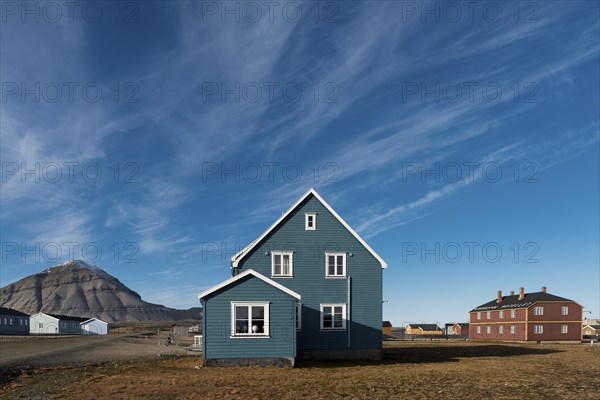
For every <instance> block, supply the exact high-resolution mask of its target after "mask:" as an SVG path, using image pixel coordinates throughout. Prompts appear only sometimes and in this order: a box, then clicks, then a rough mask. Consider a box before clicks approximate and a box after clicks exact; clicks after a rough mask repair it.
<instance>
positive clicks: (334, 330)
mask: <svg viewBox="0 0 600 400" xmlns="http://www.w3.org/2000/svg"><path fill="white" fill-rule="evenodd" d="M345 330H346V328H321V332H344V331H345Z"/></svg>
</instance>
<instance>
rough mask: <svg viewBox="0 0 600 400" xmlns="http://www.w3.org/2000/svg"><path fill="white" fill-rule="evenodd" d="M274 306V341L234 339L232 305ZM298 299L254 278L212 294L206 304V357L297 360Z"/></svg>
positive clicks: (272, 328)
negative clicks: (296, 325) (253, 303)
mask: <svg viewBox="0 0 600 400" xmlns="http://www.w3.org/2000/svg"><path fill="white" fill-rule="evenodd" d="M232 301H250V302H251V301H257V302H270V305H269V322H270V328H269V330H270V332H269V334H270V336H271V337H270V338H231V302H232ZM295 305H296V299H295V298H293V297H291V296H290V295H288V294H286V293H284V292H282V291H281V290H279V289H277V288H275V287H273V286H271V285H269V284H267V283H266V282H263V281H261V280H260V279H258V278H256V277H254V276H251V275H249V276H247V277H245V278H242V279H241V280H239V281H237V282H235V283H233V284H231V285H229V286H227V287H225V288H223V289H221V290H219V291H217V292H215V293H213V294H211V295H209V296H208V298H207V299H205V302H204V307H205V308H204V310H205V312H204V326H203V329H204V334H203V357H204V358H205V359H207V358H256V357H265V358H266V357H295V356H296V330H295Z"/></svg>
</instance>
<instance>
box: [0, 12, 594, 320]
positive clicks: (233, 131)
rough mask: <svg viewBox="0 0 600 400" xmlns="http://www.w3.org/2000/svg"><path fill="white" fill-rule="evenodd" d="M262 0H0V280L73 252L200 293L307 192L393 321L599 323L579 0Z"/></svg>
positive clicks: (145, 281)
mask: <svg viewBox="0 0 600 400" xmlns="http://www.w3.org/2000/svg"><path fill="white" fill-rule="evenodd" d="M269 4H270V6H269V7H267V6H265V5H264V3H263V2H256V3H253V2H245V3H243V2H228V3H222V2H183V1H174V2H162V1H152V2H135V1H134V2H124V3H117V2H101V1H97V2H91V3H84V2H82V3H79V2H75V3H74V5H73V6H72V8H67V6H65V5H64V4H63V3H62V2H57V3H54V2H50V3H37V2H18V1H17V2H2V4H1V5H2V9H1V10H0V11H1V17H2V20H1V25H0V29H1V32H0V33H1V35H0V36H1V37H0V45H1V49H0V55H1V60H0V67H1V68H0V69H1V76H0V80H1V81H2V102H1V116H0V118H1V120H0V127H1V130H2V132H1V139H2V143H1V154H0V155H1V157H2V190H1V197H0V199H1V218H2V226H1V234H2V264H1V276H0V283H1V285H2V286H3V285H6V284H8V283H10V282H12V281H15V280H17V279H20V278H22V277H24V276H26V275H29V274H32V273H35V272H38V271H39V270H42V269H44V268H46V267H49V266H51V265H54V264H58V263H60V262H63V261H65V260H67V259H68V258H71V256H72V257H74V258H78V259H85V260H88V261H91V262H95V263H96V264H97V265H99V266H100V267H102V268H104V269H106V270H107V271H108V272H109V273H111V274H113V275H115V276H117V277H118V278H119V279H120V280H121V281H122V282H124V283H125V284H127V285H128V286H129V287H130V288H132V289H134V290H136V291H137V292H139V293H140V294H141V295H142V297H143V298H144V299H145V300H147V301H151V302H156V303H161V304H165V305H167V306H171V307H179V308H187V307H191V306H196V305H197V299H196V294H197V293H198V292H200V291H201V290H203V289H205V288H207V287H209V286H212V285H213V284H215V283H217V282H219V281H221V280H223V279H225V278H227V277H228V273H229V258H230V256H231V255H232V254H233V253H235V252H236V251H237V250H239V248H240V247H243V246H244V245H246V244H247V243H248V242H250V241H251V240H253V239H255V238H256V237H258V236H259V235H260V234H261V233H262V232H263V231H264V230H265V229H266V228H267V227H268V226H269V225H271V223H272V222H273V221H274V220H276V219H277V218H278V217H279V216H280V215H281V213H282V212H284V211H285V210H287V208H288V207H289V206H290V205H292V204H293V203H294V202H295V200H296V199H297V198H298V197H299V196H300V195H301V194H303V193H304V192H305V191H306V190H307V189H308V188H310V187H315V188H316V189H317V191H318V192H319V193H320V194H321V195H322V196H323V197H324V198H325V199H326V200H327V201H328V202H329V204H330V205H331V206H332V207H334V208H335V209H336V211H337V212H338V213H339V214H340V215H341V216H342V217H343V218H344V219H345V220H346V221H347V222H348V223H349V224H350V225H351V226H353V227H354V228H355V229H356V230H357V231H358V233H359V234H360V235H362V236H363V237H364V238H365V239H366V240H367V241H368V242H369V244H370V245H371V246H372V247H373V248H374V249H375V251H377V252H378V253H379V254H380V255H381V256H382V257H383V258H384V259H385V260H386V261H387V262H388V264H389V268H388V269H387V270H385V271H384V299H385V300H389V301H390V303H389V304H387V303H386V304H385V305H384V317H385V318H386V319H391V320H392V322H394V324H395V325H399V324H402V323H406V322H439V323H443V322H449V321H457V320H465V319H466V318H467V312H468V310H469V309H471V308H472V307H474V306H476V305H479V304H481V303H484V302H486V301H489V300H490V299H492V298H494V297H495V295H496V291H497V290H503V291H504V292H505V293H507V292H508V291H510V290H516V291H518V288H519V287H520V286H524V287H525V288H526V291H538V290H539V288H540V287H541V286H547V287H548V291H549V292H551V293H554V294H557V295H561V296H564V297H568V298H572V299H574V300H576V301H578V302H579V303H581V304H583V305H584V306H585V307H586V309H587V310H590V311H591V314H586V316H588V317H590V316H593V317H594V318H598V317H600V316H599V312H600V260H599V245H598V243H599V242H600V238H599V218H600V216H599V211H598V208H599V207H598V205H599V203H600V199H599V185H598V182H599V181H600V179H599V176H598V175H599V170H600V167H599V128H600V125H599V109H600V105H599V98H600V93H599V85H600V82H599V73H598V71H599V69H600V68H599V67H600V65H599V48H600V44H599V30H600V27H599V22H598V21H599V20H600V18H599V17H600V15H599V14H600V13H599V5H598V3H597V2H589V1H579V2H578V1H572V2H564V1H563V2H550V1H544V2H528V3H523V2H521V3H518V4H516V3H514V2H492V3H490V2H477V1H475V2H470V3H469V4H470V5H469V6H467V5H465V4H462V3H451V5H448V4H447V3H443V2H385V1H378V2H366V3H363V2H340V3H335V2H322V3H314V2H306V3H304V2H273V3H269ZM100 253H101V254H100Z"/></svg>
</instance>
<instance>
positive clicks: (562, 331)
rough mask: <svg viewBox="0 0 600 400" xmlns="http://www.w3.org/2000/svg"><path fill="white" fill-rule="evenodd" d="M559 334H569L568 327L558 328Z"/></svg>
mask: <svg viewBox="0 0 600 400" xmlns="http://www.w3.org/2000/svg"><path fill="white" fill-rule="evenodd" d="M560 333H561V334H566V333H569V325H561V326H560Z"/></svg>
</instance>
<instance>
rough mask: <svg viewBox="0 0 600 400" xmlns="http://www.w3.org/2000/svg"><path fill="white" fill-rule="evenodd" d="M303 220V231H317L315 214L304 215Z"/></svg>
mask: <svg viewBox="0 0 600 400" xmlns="http://www.w3.org/2000/svg"><path fill="white" fill-rule="evenodd" d="M304 215H305V220H304V229H306V230H307V231H314V230H316V229H317V214H316V213H306V214H304Z"/></svg>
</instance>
